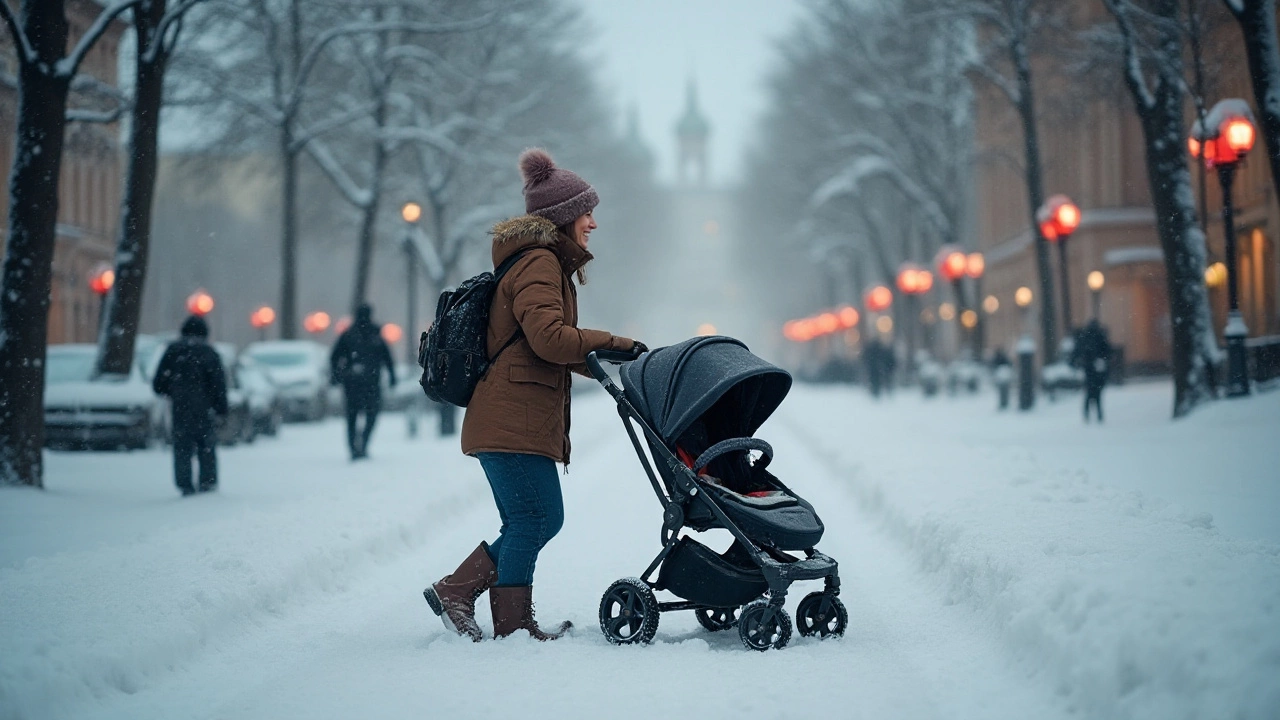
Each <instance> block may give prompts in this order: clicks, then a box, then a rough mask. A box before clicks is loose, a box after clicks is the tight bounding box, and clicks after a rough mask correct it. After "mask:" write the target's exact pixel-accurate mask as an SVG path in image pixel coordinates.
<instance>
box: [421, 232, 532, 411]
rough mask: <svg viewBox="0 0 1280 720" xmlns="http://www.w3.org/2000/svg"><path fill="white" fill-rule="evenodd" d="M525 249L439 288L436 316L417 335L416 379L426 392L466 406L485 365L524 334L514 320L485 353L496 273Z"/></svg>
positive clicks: (499, 276)
mask: <svg viewBox="0 0 1280 720" xmlns="http://www.w3.org/2000/svg"><path fill="white" fill-rule="evenodd" d="M527 252H528V250H523V251H521V252H518V253H516V254H515V255H512V256H511V257H509V258H507V259H506V260H504V261H503V262H502V264H501V265H499V266H498V267H497V268H496V269H495V270H494V271H493V272H482V273H480V274H479V275H477V276H475V277H473V278H471V279H470V280H467V281H465V282H463V283H462V284H461V285H459V286H458V288H457V289H456V290H445V291H444V292H442V293H440V300H439V301H438V302H437V303H436V320H435V322H434V323H432V325H431V329H430V330H428V331H427V332H424V333H422V338H421V339H420V340H419V341H418V365H420V366H422V379H421V380H419V381H418V382H419V383H420V384H421V385H422V389H423V390H424V391H425V392H426V393H427V397H429V398H431V399H432V400H434V401H436V402H447V403H450V404H453V405H457V406H458V407H466V406H467V403H469V402H471V395H472V394H473V393H475V390H476V384H477V383H479V382H480V378H482V377H484V374H485V373H486V372H488V370H489V366H490V365H492V364H493V362H494V361H496V360H497V359H498V355H501V354H502V351H503V350H506V349H507V348H509V347H511V345H513V344H514V343H515V342H516V341H517V340H519V339H520V338H521V337H522V336H523V335H524V331H523V330H522V329H520V328H519V326H517V327H516V332H515V334H514V335H512V336H511V338H510V339H509V340H507V342H506V343H505V344H503V346H502V347H501V348H500V349H499V350H498V352H497V354H495V355H494V356H493V357H492V358H490V357H489V353H488V350H487V347H486V339H487V338H488V335H489V307H490V306H491V305H492V304H493V293H494V291H496V290H497V289H498V281H500V280H502V276H503V275H506V274H507V271H508V270H510V269H511V266H513V265H515V264H516V261H517V260H519V259H520V258H521V257H522V256H524V254H525V253H527Z"/></svg>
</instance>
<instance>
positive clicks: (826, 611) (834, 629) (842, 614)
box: [796, 592, 849, 640]
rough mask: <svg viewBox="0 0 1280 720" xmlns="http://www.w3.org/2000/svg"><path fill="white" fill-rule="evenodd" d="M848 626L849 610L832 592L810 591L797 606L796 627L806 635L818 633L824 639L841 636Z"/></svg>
mask: <svg viewBox="0 0 1280 720" xmlns="http://www.w3.org/2000/svg"><path fill="white" fill-rule="evenodd" d="M848 626H849V611H848V610H845V608H844V603H842V602H840V598H838V597H836V596H835V595H832V594H830V593H824V592H815V593H809V594H808V595H805V596H804V599H803V600H801V601H800V605H799V606H798V607H797V608H796V628H797V629H799V630H800V634H801V635H804V636H805V637H808V636H810V635H817V636H818V637H819V638H821V639H824V640H825V639H826V638H829V637H832V636H835V637H840V636H842V635H844V631H845V628H847V627H848Z"/></svg>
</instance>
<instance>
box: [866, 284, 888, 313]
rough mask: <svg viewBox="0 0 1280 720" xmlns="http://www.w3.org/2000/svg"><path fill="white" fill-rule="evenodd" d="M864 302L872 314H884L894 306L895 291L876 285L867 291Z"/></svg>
mask: <svg viewBox="0 0 1280 720" xmlns="http://www.w3.org/2000/svg"><path fill="white" fill-rule="evenodd" d="M863 302H864V303H865V304H866V306H867V309H868V310H870V311H871V312H884V311H885V310H888V309H889V306H890V305H892V304H893V291H892V290H890V289H889V288H887V287H885V286H884V285H876V286H875V287H873V288H871V289H870V290H868V291H867V293H866V296H865V297H863Z"/></svg>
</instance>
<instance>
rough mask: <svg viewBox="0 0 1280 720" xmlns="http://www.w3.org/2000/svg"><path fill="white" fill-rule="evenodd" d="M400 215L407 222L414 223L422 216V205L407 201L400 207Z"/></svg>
mask: <svg viewBox="0 0 1280 720" xmlns="http://www.w3.org/2000/svg"><path fill="white" fill-rule="evenodd" d="M400 217H402V218H404V221H405V222H407V223H416V222H418V219H419V218H421V217H422V206H421V205H419V204H418V203H416V202H407V203H405V204H404V207H402V208H400Z"/></svg>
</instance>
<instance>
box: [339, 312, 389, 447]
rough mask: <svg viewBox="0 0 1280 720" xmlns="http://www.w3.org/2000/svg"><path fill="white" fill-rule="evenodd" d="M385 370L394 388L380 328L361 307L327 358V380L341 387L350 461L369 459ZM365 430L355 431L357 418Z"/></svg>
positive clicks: (379, 408)
mask: <svg viewBox="0 0 1280 720" xmlns="http://www.w3.org/2000/svg"><path fill="white" fill-rule="evenodd" d="M384 366H385V367H386V368H387V374H388V375H389V376H390V379H391V386H392V387H395V384H396V369H395V365H394V363H392V362H391V349H390V348H388V347H387V343H386V342H385V341H383V339H382V328H381V327H379V326H378V325H376V324H374V322H373V307H372V306H370V305H367V304H366V305H361V306H360V307H359V308H358V309H357V310H356V320H355V322H354V323H352V324H351V327H349V328H347V331H346V332H344V333H342V335H341V336H340V337H339V338H338V342H337V343H335V344H334V346H333V354H332V355H330V356H329V371H330V375H329V380H330V382H331V383H333V384H334V385H339V384H341V385H342V390H343V394H344V395H345V396H346V407H347V447H348V448H349V449H350V450H351V459H352V460H358V459H360V458H366V457H369V437H370V436H372V435H373V425H374V423H376V422H377V421H378V411H379V410H381V409H382V385H381V382H382V368H383V367H384ZM361 415H364V427H363V428H362V429H360V430H357V424H358V421H359V419H360V416H361Z"/></svg>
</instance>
